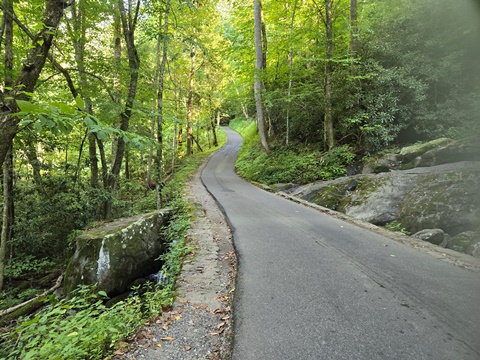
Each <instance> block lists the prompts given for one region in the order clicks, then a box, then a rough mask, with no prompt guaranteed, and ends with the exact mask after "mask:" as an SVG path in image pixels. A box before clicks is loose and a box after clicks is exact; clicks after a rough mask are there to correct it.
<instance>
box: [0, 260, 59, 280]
mask: <svg viewBox="0 0 480 360" xmlns="http://www.w3.org/2000/svg"><path fill="white" fill-rule="evenodd" d="M55 265H56V264H55V263H54V262H53V261H51V260H49V259H47V258H44V259H37V258H35V257H34V256H33V255H27V256H24V257H22V258H13V259H11V260H10V261H9V262H8V263H7V266H6V267H5V277H9V278H20V277H22V276H24V275H26V274H29V273H43V272H45V270H49V269H51V268H52V267H53V266H55Z"/></svg>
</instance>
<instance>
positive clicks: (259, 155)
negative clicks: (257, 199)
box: [230, 119, 356, 185]
mask: <svg viewBox="0 0 480 360" xmlns="http://www.w3.org/2000/svg"><path fill="white" fill-rule="evenodd" d="M230 127H231V128H232V129H234V130H236V131H238V132H239V133H240V134H241V135H242V137H243V146H242V148H241V150H240V152H239V155H238V159H237V162H236V165H235V166H236V169H237V172H238V174H239V175H240V176H242V177H243V178H245V179H247V180H249V181H255V182H259V183H263V184H267V185H272V184H278V183H295V184H307V183H309V182H313V181H317V180H331V179H335V178H338V177H340V176H344V175H346V174H347V167H348V166H349V165H351V164H352V163H353V161H354V159H355V157H356V155H355V153H354V152H353V149H352V148H350V147H349V146H340V147H338V148H335V149H332V150H331V151H329V152H320V151H318V150H316V149H312V148H309V147H305V146H296V145H291V146H289V147H286V146H284V145H283V144H275V143H273V144H271V145H272V146H271V150H272V151H271V153H270V154H267V153H266V152H265V151H263V149H262V147H261V145H260V142H259V138H258V132H257V128H256V122H255V121H246V120H241V119H240V120H233V121H231V122H230Z"/></svg>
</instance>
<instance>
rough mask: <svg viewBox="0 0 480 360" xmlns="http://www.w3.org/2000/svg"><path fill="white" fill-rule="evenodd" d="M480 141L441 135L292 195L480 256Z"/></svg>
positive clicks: (294, 189) (293, 189)
mask: <svg viewBox="0 0 480 360" xmlns="http://www.w3.org/2000/svg"><path fill="white" fill-rule="evenodd" d="M479 190H480V142H478V141H477V142H474V141H470V142H465V141H464V142H459V141H452V140H449V139H439V140H435V141H432V142H429V143H425V144H421V145H414V146H410V147H405V148H403V149H401V150H400V151H398V152H397V153H389V154H386V155H383V156H380V157H377V158H374V159H369V160H368V161H367V162H366V163H365V164H363V166H362V168H361V170H360V171H359V174H357V175H353V176H347V177H343V178H340V179H336V180H332V181H321V182H316V183H312V184H308V185H303V186H292V187H290V188H289V189H288V190H286V192H287V193H289V194H291V195H295V196H297V197H301V198H303V199H305V200H307V201H309V202H313V203H316V204H318V205H321V206H324V207H327V208H330V209H333V210H337V211H340V212H343V213H345V214H347V215H350V216H353V217H355V218H358V219H361V220H365V221H368V222H370V223H373V224H375V225H381V226H387V227H388V228H390V229H392V230H399V231H402V232H405V233H410V234H413V235H412V236H416V237H419V238H421V239H423V240H426V241H430V242H432V243H434V244H437V245H440V246H443V247H447V248H450V249H454V250H457V251H461V252H465V253H468V254H471V255H474V256H476V257H480V191H479Z"/></svg>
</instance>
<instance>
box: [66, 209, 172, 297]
mask: <svg viewBox="0 0 480 360" xmlns="http://www.w3.org/2000/svg"><path fill="white" fill-rule="evenodd" d="M170 213H171V211H170V210H159V211H155V212H152V213H149V214H142V215H137V216H134V217H131V218H124V219H119V220H116V221H114V222H110V223H106V224H104V225H103V226H101V227H97V228H94V229H90V230H87V231H85V232H83V233H82V234H81V235H80V236H78V237H77V239H76V251H75V254H74V256H73V258H72V259H71V261H70V263H69V264H68V267H67V270H66V272H65V283H64V289H65V293H66V294H67V295H68V294H69V293H70V292H71V291H72V290H74V289H75V288H76V287H77V286H78V285H80V284H86V285H91V284H98V285H97V289H98V290H103V291H105V292H106V293H107V294H109V295H117V294H120V293H123V292H125V291H126V290H127V289H128V287H129V285H130V284H131V283H132V281H133V280H135V279H137V278H141V277H144V276H146V275H148V274H151V273H154V272H156V271H158V270H159V269H160V267H161V262H160V261H159V260H158V258H159V256H160V255H161V254H162V253H163V252H164V250H165V245H166V244H164V241H163V240H162V239H161V229H162V227H163V226H164V225H165V224H167V222H168V221H169V215H170Z"/></svg>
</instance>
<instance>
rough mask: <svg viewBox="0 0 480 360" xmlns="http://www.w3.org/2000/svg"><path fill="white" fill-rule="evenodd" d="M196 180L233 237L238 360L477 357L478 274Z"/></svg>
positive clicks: (225, 169) (226, 152) (214, 175)
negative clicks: (222, 215) (222, 214)
mask: <svg viewBox="0 0 480 360" xmlns="http://www.w3.org/2000/svg"><path fill="white" fill-rule="evenodd" d="M225 131H226V132H227V135H228V138H229V141H228V143H227V145H226V146H225V147H224V148H223V149H221V150H220V151H218V152H217V153H216V154H215V155H214V156H213V157H212V158H211V160H210V161H209V163H208V164H207V166H206V168H205V169H204V171H203V174H202V180H203V182H204V184H205V186H206V187H207V189H208V190H209V191H210V192H211V193H212V194H213V196H214V197H215V198H216V200H217V201H218V202H219V204H220V205H221V206H222V207H223V209H224V211H225V213H226V215H227V217H228V219H229V221H230V223H231V226H232V227H233V230H234V244H235V247H236V251H237V255H238V264H239V268H238V275H237V287H236V293H235V299H234V321H235V331H234V342H233V359H234V360H253V359H255V360H257V359H258V360H269V359H275V360H277V359H292V360H293V359H295V360H301V359H326V360H333V359H342V360H345V359H355V360H358V359H368V360H374V359H397V360H398V359H409V360H416V359H435V360H441V359H445V360H447V359H448V360H467V359H468V360H470V359H477V360H478V359H480V274H478V273H475V272H473V271H469V270H465V269H463V268H460V267H457V266H455V265H451V264H449V263H447V262H444V261H441V260H439V259H436V258H434V257H432V256H430V255H428V254H426V253H425V252H424V251H422V250H419V249H414V248H412V247H410V246H407V245H405V244H401V243H398V242H396V241H394V240H391V239H389V238H386V237H383V236H380V235H378V234H376V233H373V232H370V231H367V230H364V229H362V228H359V227H357V226H355V225H353V224H351V223H349V222H345V221H341V220H338V219H336V218H333V217H331V216H328V215H325V214H323V213H321V212H319V211H317V210H314V209H311V208H309V207H306V206H303V205H300V204H296V203H294V202H291V201H288V200H286V199H283V198H281V197H279V196H276V195H274V194H271V193H268V192H266V191H263V190H261V189H259V188H257V187H255V186H253V185H251V184H249V183H247V182H245V181H243V180H242V179H241V178H239V177H238V176H237V175H236V174H235V171H234V161H235V158H236V155H237V152H238V150H239V148H240V146H241V142H242V139H241V137H240V136H239V135H238V134H237V133H235V132H233V131H232V130H230V129H225Z"/></svg>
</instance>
